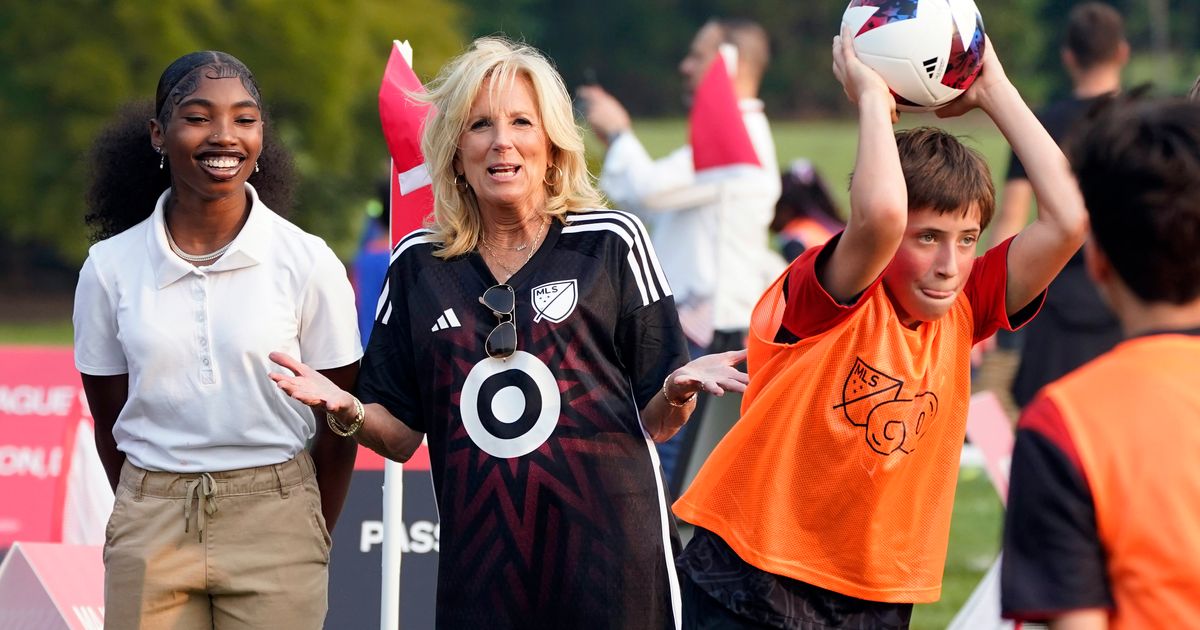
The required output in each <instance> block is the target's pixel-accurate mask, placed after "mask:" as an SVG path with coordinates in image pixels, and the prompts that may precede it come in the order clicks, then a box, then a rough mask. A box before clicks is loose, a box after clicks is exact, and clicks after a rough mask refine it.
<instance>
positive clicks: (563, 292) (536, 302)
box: [532, 280, 579, 324]
mask: <svg viewBox="0 0 1200 630" xmlns="http://www.w3.org/2000/svg"><path fill="white" fill-rule="evenodd" d="M532 293H533V310H534V311H536V312H537V315H534V316H533V321H535V322H540V321H542V319H543V318H545V319H548V320H550V321H552V322H554V323H555V324H558V323H561V322H562V320H564V319H566V318H567V316H568V315H570V314H571V313H574V312H575V304H576V303H578V301H579V285H578V283H576V282H575V281H574V280H566V281H563V282H548V283H546V284H543V285H541V286H537V287H534V288H533V291H532Z"/></svg>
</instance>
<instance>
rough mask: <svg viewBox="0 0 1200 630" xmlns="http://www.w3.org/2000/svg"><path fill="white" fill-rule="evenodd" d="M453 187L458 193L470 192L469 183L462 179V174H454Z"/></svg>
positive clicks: (464, 178)
mask: <svg viewBox="0 0 1200 630" xmlns="http://www.w3.org/2000/svg"><path fill="white" fill-rule="evenodd" d="M454 187H455V188H457V189H458V192H461V193H465V192H467V191H468V190H471V183H470V182H468V181H467V178H466V177H463V174H462V173H456V174H455V175H454Z"/></svg>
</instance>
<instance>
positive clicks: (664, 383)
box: [662, 372, 696, 407]
mask: <svg viewBox="0 0 1200 630" xmlns="http://www.w3.org/2000/svg"><path fill="white" fill-rule="evenodd" d="M672 374H673V372H672ZM669 382H671V374H668V375H667V378H664V379H663V387H662V395H663V398H665V399H666V401H667V404H668V405H671V406H672V407H682V406H684V405H686V404H688V403H690V402H692V400H694V399H695V398H696V392H692V395H691V396H688V397H687V398H685V399H684V401H683V402H675V401H674V400H671V397H670V396H668V395H667V383H669Z"/></svg>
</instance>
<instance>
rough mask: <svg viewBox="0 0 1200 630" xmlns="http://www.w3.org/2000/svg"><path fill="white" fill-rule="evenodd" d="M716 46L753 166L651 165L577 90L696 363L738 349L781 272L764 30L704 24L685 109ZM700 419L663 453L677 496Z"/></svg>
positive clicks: (631, 138) (594, 100)
mask: <svg viewBox="0 0 1200 630" xmlns="http://www.w3.org/2000/svg"><path fill="white" fill-rule="evenodd" d="M722 44H732V45H733V46H734V47H736V48H737V71H736V73H735V75H734V77H733V84H734V93H735V94H736V95H737V98H738V104H739V106H740V108H741V110H742V120H743V121H744V123H745V125H746V131H747V132H748V133H749V135H750V141H751V143H752V144H753V145H754V150H755V153H756V154H757V155H758V159H759V166H751V165H737V166H734V167H730V168H724V169H721V170H720V172H719V173H718V172H713V171H709V172H706V173H704V174H702V176H700V177H698V176H697V174H696V172H695V170H694V168H693V162H692V148H691V147H690V146H683V147H681V148H679V149H677V150H676V151H674V152H672V153H671V154H670V155H668V156H667V157H665V158H662V159H659V160H652V159H651V158H650V156H649V154H648V153H647V152H646V149H645V148H644V147H643V146H642V144H641V142H640V141H639V140H638V138H637V136H636V135H634V133H633V131H632V123H631V122H630V118H629V114H628V112H626V110H625V108H624V107H623V106H622V105H621V103H620V102H619V101H617V99H616V98H614V97H613V96H612V95H611V94H609V93H608V92H606V91H605V90H604V89H603V88H601V87H599V86H584V87H581V88H579V90H578V94H579V97H580V98H581V99H582V100H583V101H584V104H585V108H584V109H585V112H586V116H587V121H588V124H590V125H591V127H592V129H593V130H594V131H595V132H596V135H597V136H599V137H600V139H601V140H602V141H604V142H605V144H606V145H607V146H608V152H607V154H606V155H605V159H604V166H603V169H602V170H601V173H600V187H601V189H602V190H603V191H604V193H605V194H606V195H607V196H608V197H609V198H610V199H611V200H612V201H613V202H614V204H615V205H616V207H618V208H621V209H623V210H629V211H631V212H634V213H635V214H637V215H638V216H639V217H640V218H641V219H642V220H643V221H644V222H645V223H646V224H647V226H648V227H649V228H650V237H651V240H652V241H653V243H654V249H655V251H656V252H657V253H658V256H659V260H660V261H661V263H662V267H663V270H664V271H665V272H666V274H667V280H668V281H670V283H671V289H672V291H673V292H674V293H675V299H676V303H677V305H678V308H679V320H680V323H681V324H682V325H683V330H684V334H685V335H687V338H688V341H689V350H690V351H691V353H692V356H693V357H696V356H698V355H700V354H705V353H709V352H724V351H728V350H738V349H741V348H744V347H745V336H746V329H747V327H748V326H749V323H750V312H751V310H752V309H753V308H754V304H755V302H756V301H757V300H758V297H759V295H761V294H762V292H763V290H764V289H766V287H767V285H768V284H770V282H771V281H772V280H774V279H775V277H776V276H777V275H778V274H779V273H780V272H782V270H783V267H784V263H783V260H782V258H780V257H779V256H778V255H777V254H776V253H775V252H774V251H773V250H771V248H770V243H769V234H768V226H769V225H770V223H771V219H772V217H774V214H775V202H776V201H778V199H779V191H780V179H779V167H778V164H777V159H776V156H775V142H774V140H773V139H772V137H771V129H770V126H769V125H768V124H767V117H766V115H765V114H764V113H763V103H762V101H760V100H759V99H758V89H759V85H760V83H761V82H762V76H763V73H764V72H765V71H766V68H767V63H768V61H769V59H770V46H769V42H768V38H767V33H766V31H765V30H764V29H763V28H762V26H760V25H759V24H757V23H756V22H753V21H750V20H745V19H712V20H709V21H708V22H707V23H705V24H704V26H702V27H701V28H700V30H699V31H698V32H697V33H696V36H695V38H694V39H693V40H692V43H691V46H690V48H689V49H688V53H687V55H686V56H685V57H684V58H683V60H682V61H681V62H680V63H679V72H680V74H681V75H682V77H683V89H684V100H685V102H686V103H687V104H688V105H689V106H690V105H691V100H692V95H693V93H694V92H695V90H696V88H697V86H698V85H699V84H700V81H701V79H702V78H703V77H704V74H705V72H706V71H707V70H708V68H709V65H710V64H711V63H712V61H713V59H714V58H715V57H716V55H717V52H718V49H719V47H720V46H721V45H722ZM702 416H703V414H702V413H697V414H696V415H695V418H694V419H693V420H692V423H691V424H690V426H689V427H685V429H684V430H683V431H680V433H679V434H677V435H676V436H675V437H674V438H673V439H672V440H671V441H670V442H667V443H665V444H663V445H660V448H659V454H660V457H661V458H662V463H663V469H664V471H665V473H666V474H667V477H668V479H670V480H671V481H672V484H671V485H672V489H673V490H678V489H679V487H680V485H681V484H682V478H683V474H684V472H685V471H684V470H682V469H683V468H686V462H681V463H680V464H679V465H678V466H676V465H675V460H676V458H677V456H678V455H680V453H679V450H680V448H681V444H683V443H685V442H689V440H690V439H692V434H693V432H694V431H695V430H696V428H697V427H696V425H697V424H698V422H697V421H698V420H700V419H701V418H702ZM684 450H685V451H688V450H690V448H685V449H684ZM683 455H686V453H684V454H683ZM675 468H680V469H681V470H678V471H676V470H675Z"/></svg>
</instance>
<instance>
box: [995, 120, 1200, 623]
mask: <svg viewBox="0 0 1200 630" xmlns="http://www.w3.org/2000/svg"><path fill="white" fill-rule="evenodd" d="M1073 157H1074V160H1072V163H1073V164H1074V167H1075V173H1076V175H1077V176H1078V178H1079V186H1080V188H1081V189H1082V191H1083V197H1084V200H1085V201H1086V202H1087V208H1088V214H1089V215H1090V217H1091V238H1090V239H1089V240H1088V244H1087V245H1086V246H1085V248H1084V259H1085V263H1086V265H1087V271H1088V275H1089V276H1091V278H1092V280H1093V281H1094V282H1095V283H1096V285H1097V287H1098V288H1099V289H1100V294H1101V295H1102V296H1103V297H1104V299H1105V301H1106V302H1108V304H1109V305H1110V306H1111V307H1112V309H1113V311H1114V312H1115V313H1116V315H1117V319H1119V320H1120V322H1121V327H1122V329H1123V330H1124V333H1125V336H1126V340H1125V341H1123V342H1122V343H1120V344H1118V345H1117V346H1116V347H1115V348H1113V349H1112V350H1110V351H1109V352H1108V353H1106V354H1103V355H1101V356H1099V357H1098V358H1096V359H1094V360H1093V361H1091V362H1090V363H1087V364H1085V365H1084V366H1083V367H1080V368H1079V369H1077V370H1075V371H1074V372H1071V373H1069V374H1068V375H1066V376H1064V377H1063V378H1061V379H1059V380H1057V381H1055V382H1053V383H1051V384H1049V385H1047V386H1046V387H1045V388H1043V389H1042V390H1041V392H1040V394H1039V395H1038V396H1037V397H1036V398H1034V400H1033V402H1032V403H1030V405H1029V406H1028V407H1026V408H1025V412H1024V414H1022V416H1021V420H1020V422H1019V424H1018V430H1017V443H1016V447H1015V450H1014V452H1013V460H1012V485H1011V486H1010V489H1009V501H1008V509H1009V511H1008V515H1007V521H1006V523H1005V528H1004V562H1003V565H1002V570H1001V591H1002V593H1001V601H1002V607H1003V610H1004V615H1005V616H1006V617H1009V618H1012V619H1022V620H1039V621H1051V622H1052V623H1051V627H1060V626H1061V627H1066V625H1067V624H1070V626H1069V627H1071V628H1080V629H1087V628H1110V627H1111V628H1180V627H1191V624H1193V623H1196V619H1198V618H1200V466H1197V464H1196V456H1197V454H1198V453H1200V371H1198V370H1197V367H1198V366H1200V105H1197V104H1196V103H1190V102H1186V101H1182V100H1171V101H1157V102H1141V103H1138V102H1122V103H1118V104H1115V105H1114V106H1113V107H1112V108H1111V109H1109V110H1108V111H1106V112H1104V113H1102V114H1101V115H1100V116H1099V117H1098V118H1097V119H1096V120H1095V121H1093V122H1092V123H1091V124H1090V125H1089V126H1088V127H1087V129H1086V133H1084V134H1081V135H1080V136H1079V140H1078V141H1077V143H1076V146H1075V147H1074V150H1073ZM1053 622H1058V624H1059V625H1057V626H1056V625H1055V624H1054V623H1053Z"/></svg>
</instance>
